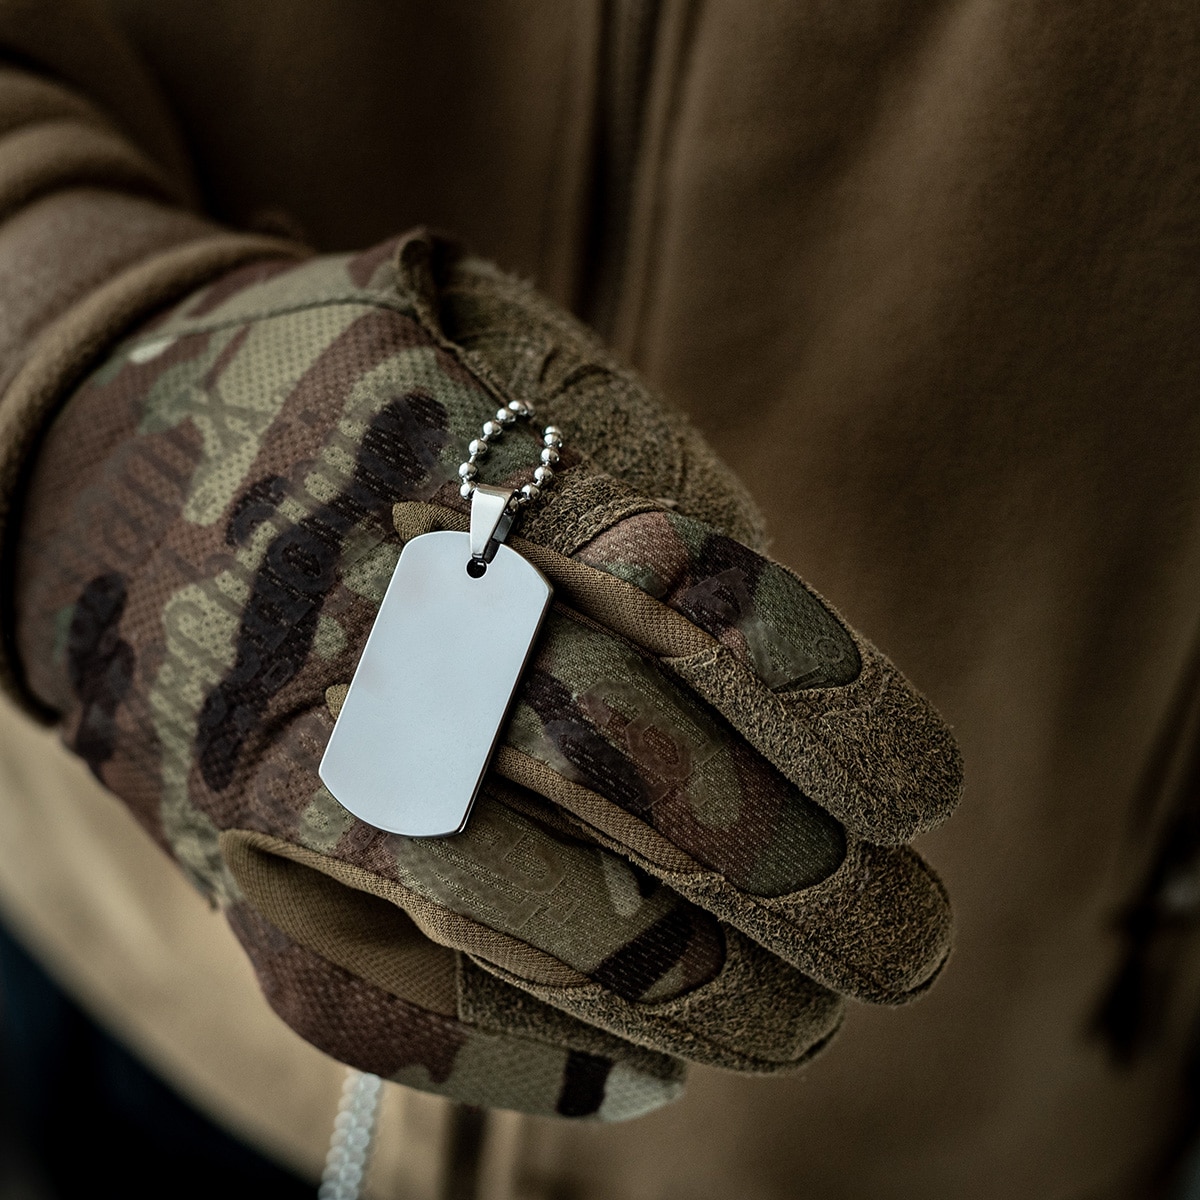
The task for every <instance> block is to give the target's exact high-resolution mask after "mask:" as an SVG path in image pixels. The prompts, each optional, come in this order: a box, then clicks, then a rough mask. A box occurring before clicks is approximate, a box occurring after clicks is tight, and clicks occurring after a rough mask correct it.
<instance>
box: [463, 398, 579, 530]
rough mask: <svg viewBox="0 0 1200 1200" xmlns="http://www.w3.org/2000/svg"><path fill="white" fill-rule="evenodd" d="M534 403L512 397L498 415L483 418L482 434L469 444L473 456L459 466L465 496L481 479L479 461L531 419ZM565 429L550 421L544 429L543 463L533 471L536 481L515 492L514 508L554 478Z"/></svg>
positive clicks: (529, 500) (528, 501) (511, 504)
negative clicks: (513, 429)
mask: <svg viewBox="0 0 1200 1200" xmlns="http://www.w3.org/2000/svg"><path fill="white" fill-rule="evenodd" d="M533 415H534V414H533V406H532V405H531V404H527V403H526V402H525V401H524V400H510V401H509V402H508V404H507V405H506V406H505V407H504V408H498V409H497V410H496V415H495V417H494V418H493V419H492V420H490V421H484V423H483V428H482V429H481V430H480V432H479V436H478V437H477V438H475V439H474V440H473V441H472V442H471V444H470V445H469V446H468V447H467V452H468V454H469V456H470V457H468V459H467V461H466V462H464V463H461V464H460V465H459V468H458V477H459V478H460V479H461V480H462V486H461V487H460V488H459V489H458V491H459V495H461V496H462V498H463V499H464V500H469V499H470V498H471V495H472V493H473V492H474V491H475V484H476V482H478V479H479V461H480V459H483V458H486V457H487V455H488V450H489V449H490V447H491V446H493V445H494V444H495V443H496V442H498V441H499V440H500V439H501V438H502V437H503V436H504V431H505V430H506V429H508V428H509V427H510V426H512V425H515V424H516V423H517V421H519V420H521V421H528V420H530V419H531V418H532V417H533ZM562 444H563V440H562V433H561V431H560V430H559V429H558V428H556V427H555V426H554V425H547V426H546V428H545V429H543V430H542V453H541V460H542V461H541V463H540V465H539V466H538V467H537V469H536V470H535V471H534V472H533V482H532V483H527V484H526V485H525V486H524V487H523V488H521V489H520V490H519V491H516V492H514V493H513V497H512V499H511V500H510V501H509V507H510V508H511V509H512V511H513V512H516V511H518V510H519V509H522V508H525V507H526V506H528V505H530V504H532V503H533V502H534V501H535V500H536V499H537V498H538V497H539V496H540V495H541V494H542V491H543V490H544V489H545V488H548V487H549V486H550V485H551V484H552V483H553V482H554V468H555V467H557V466H558V464H559V461H560V455H559V451H560V450H561V449H562Z"/></svg>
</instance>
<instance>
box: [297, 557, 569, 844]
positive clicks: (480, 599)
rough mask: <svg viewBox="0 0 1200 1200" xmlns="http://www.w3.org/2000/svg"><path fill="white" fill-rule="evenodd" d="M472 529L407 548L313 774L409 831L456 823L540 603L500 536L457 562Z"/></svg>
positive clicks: (535, 580)
mask: <svg viewBox="0 0 1200 1200" xmlns="http://www.w3.org/2000/svg"><path fill="white" fill-rule="evenodd" d="M469 562H471V544H470V535H469V534H466V533H427V534H424V535H423V536H421V537H418V538H414V539H413V540H412V541H411V542H409V543H408V544H407V545H406V546H405V547H404V551H403V552H402V553H401V555H400V561H399V562H398V563H397V565H396V571H395V574H394V575H393V576H392V581H391V583H390V584H389V585H388V590H387V594H386V595H385V596H384V599H383V604H382V605H381V606H380V609H379V614H378V616H377V617H376V618H375V624H374V626H373V627H372V629H371V634H370V637H369V638H368V639H367V645H366V648H365V649H364V650H363V655H362V658H361V659H360V660H359V664H358V669H357V670H356V672H355V675H354V680H353V682H352V683H351V684H350V691H349V694H348V695H347V696H346V701H345V703H344V705H343V706H342V711H341V713H340V715H339V716H338V720H337V724H336V725H335V726H334V730H333V734H332V736H331V737H330V739H329V745H328V746H327V747H326V748H325V756H324V758H323V759H322V760H321V767H320V776H321V779H322V781H323V782H324V784H325V786H326V787H327V788H329V790H330V791H331V792H332V793H333V795H334V796H335V797H336V798H337V799H338V801H339V802H340V803H341V804H342V805H343V806H344V807H345V808H347V809H349V811H350V812H352V813H353V814H354V815H355V816H356V817H359V818H361V819H362V820H364V821H367V822H369V823H370V824H371V825H375V826H377V827H378V828H380V829H386V830H388V831H389V832H391V833H402V834H407V835H410V836H413V837H435V836H439V835H443V834H451V833H457V832H458V831H459V830H461V829H462V828H463V826H464V825H465V824H466V821H467V816H468V814H469V813H470V811H471V805H472V803H473V802H474V799H475V793H476V792H477V791H478V789H479V784H480V782H481V781H482V779H483V774H484V771H485V770H486V769H487V764H488V761H489V759H490V758H491V755H492V749H493V747H494V745H495V742H496V737H497V735H498V733H499V731H500V726H501V723H502V722H503V720H504V714H505V712H506V710H507V709H508V705H509V702H510V700H511V699H512V695H513V692H514V691H515V689H516V686H517V683H518V681H519V680H520V677H521V671H522V669H523V668H524V666H525V662H526V659H527V658H528V657H529V652H530V649H531V647H532V645H533V641H534V638H535V637H536V636H537V631H538V628H539V626H540V625H541V623H542V618H543V617H544V616H545V613H546V609H547V607H548V606H549V603H550V596H551V587H550V584H549V582H548V581H547V580H546V578H545V577H544V576H543V575H542V574H541V573H540V572H539V571H538V570H537V569H536V568H535V567H533V566H531V565H530V564H529V563H528V562H526V561H525V559H523V558H522V557H521V556H520V555H519V554H518V553H517V552H516V551H515V550H512V549H511V548H510V547H508V546H503V545H501V546H498V547H497V549H496V554H495V557H494V558H493V559H492V561H491V562H490V563H488V564H487V569H486V571H484V572H483V574H481V575H479V576H478V577H477V578H475V577H472V575H470V574H468V572H467V564H468V563H469Z"/></svg>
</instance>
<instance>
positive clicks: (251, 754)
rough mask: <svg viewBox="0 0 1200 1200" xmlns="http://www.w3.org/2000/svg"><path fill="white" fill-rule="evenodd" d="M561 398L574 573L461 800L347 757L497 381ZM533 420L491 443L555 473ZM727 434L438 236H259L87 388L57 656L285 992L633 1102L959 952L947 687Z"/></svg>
mask: <svg viewBox="0 0 1200 1200" xmlns="http://www.w3.org/2000/svg"><path fill="white" fill-rule="evenodd" d="M518 396H519V397H521V398H524V399H527V400H530V401H532V402H533V403H534V404H535V405H536V407H537V411H538V414H539V417H542V418H545V419H548V420H553V421H554V422H555V423H556V424H559V425H560V426H562V427H563V429H564V431H565V433H566V437H567V452H566V453H565V454H564V463H563V468H564V469H563V470H562V471H561V472H560V474H559V476H558V479H557V481H556V483H555V486H554V488H553V490H551V491H550V492H549V493H547V495H546V498H545V500H544V501H543V502H541V503H540V504H539V505H538V506H536V507H535V508H534V509H532V510H531V511H530V512H529V513H528V514H527V515H526V516H525V517H524V518H523V524H522V525H521V526H520V527H519V528H518V533H519V535H520V536H518V537H515V538H510V544H512V545H514V547H515V548H517V549H518V550H519V551H520V552H521V553H522V554H524V555H525V556H526V557H527V558H529V559H530V560H531V561H532V562H534V563H535V565H537V566H538V567H539V568H540V569H541V570H542V571H543V572H544V573H545V574H546V575H548V576H549V577H550V578H551V579H552V581H553V582H554V584H555V588H556V598H555V603H554V607H553V609H552V611H551V614H550V616H549V617H548V619H547V624H546V626H545V627H544V630H543V634H542V636H541V639H540V641H539V644H538V649H537V650H536V652H535V656H534V659H533V661H532V664H531V667H530V669H529V670H528V671H527V673H526V675H525V677H524V678H523V681H522V684H521V687H520V689H519V691H518V698H517V702H516V705H515V708H514V711H513V713H512V715H511V717H510V720H509V722H508V724H507V727H506V730H505V732H504V734H503V737H502V743H503V744H502V745H501V748H500V749H499V751H498V753H497V755H496V758H495V760H494V762H493V765H492V770H491V771H490V773H489V775H488V778H487V780H486V782H485V787H484V791H483V793H482V795H481V798H480V800H479V802H478V804H477V806H476V808H475V810H474V812H473V814H472V817H471V820H470V822H469V823H468V826H467V829H466V831H465V832H464V833H463V834H461V835H459V836H456V837H452V838H446V839H414V838H403V837H398V836H395V835H390V834H386V833H382V832H381V831H378V830H376V829H373V828H371V827H369V826H366V825H364V824H362V823H360V822H358V821H356V820H355V819H354V818H352V817H351V816H350V815H349V814H348V813H346V812H345V810H343V809H342V808H341V807H340V806H339V805H338V804H337V803H336V801H334V800H333V799H332V797H331V796H330V795H329V793H328V792H327V791H326V790H325V789H324V788H323V787H321V786H320V783H319V780H318V779H317V775H316V767H317V763H318V762H319V760H320V755H321V752H322V750H323V748H324V744H325V741H326V739H327V738H328V735H329V732H330V730H331V728H332V724H333V719H334V715H335V714H336V711H337V708H338V706H339V704H340V702H341V699H342V697H343V696H344V695H345V686H346V684H347V683H348V681H349V679H350V677H351V676H352V674H353V670H354V667H355V664H356V662H357V659H358V656H359V654H360V652H361V648H362V645H363V642H364V640H365V638H366V634H367V632H368V630H369V628H370V624H371V621H372V618H373V616H374V613H375V611H376V609H377V607H378V604H379V601H380V599H381V597H382V595H383V591H384V588H385V587H386V584H387V581H388V579H389V578H390V575H391V572H392V569H393V567H394V565H395V562H396V559H397V557H398V554H399V550H400V546H401V545H402V542H403V540H405V539H408V538H411V537H413V536H415V535H417V534H419V533H422V532H425V531H428V530H431V529H436V528H458V529H462V528H465V527H466V521H467V518H466V502H465V501H463V500H462V499H461V498H460V496H459V494H458V483H459V481H458V479H457V476H456V468H457V464H458V463H459V462H460V461H461V459H462V457H463V448H464V446H465V445H466V443H467V442H468V441H469V440H470V438H471V437H473V436H474V435H475V431H476V430H477V429H478V427H479V424H480V422H481V421H482V420H483V419H486V418H487V417H488V416H489V415H490V413H491V412H492V411H493V410H494V409H495V408H496V407H497V405H498V403H500V402H503V401H507V400H508V399H510V398H513V397H518ZM535 457H536V445H535V443H534V442H533V440H532V439H531V438H530V437H529V436H528V435H524V436H523V435H522V433H521V431H520V430H514V431H513V433H512V434H510V436H509V437H507V438H506V439H505V440H504V441H503V442H501V443H500V444H499V445H498V446H497V448H496V449H495V451H494V452H493V454H492V455H490V456H489V458H488V460H487V474H486V478H487V480H488V482H493V483H509V484H519V483H522V482H525V481H526V480H527V478H528V477H529V471H530V467H531V465H532V463H533V462H534V460H535ZM761 541H762V532H761V529H760V526H759V522H758V518H757V516H756V513H755V511H754V509H753V506H752V504H751V503H750V502H749V500H748V498H747V497H746V495H745V493H744V492H743V490H742V489H741V488H740V486H739V485H738V484H737V482H736V481H735V480H734V479H733V478H732V477H731V476H730V474H729V473H728V472H727V470H726V469H725V468H724V467H722V466H721V464H719V463H718V462H717V461H716V459H715V458H714V456H713V455H712V453H711V451H710V450H708V449H707V447H706V446H705V445H704V443H703V442H702V441H701V439H700V438H699V437H698V435H697V434H696V433H695V432H694V431H693V430H692V429H691V428H690V427H689V426H688V425H687V423H686V422H685V421H684V420H683V419H682V418H681V417H679V416H678V415H676V414H674V413H672V412H670V411H669V410H667V409H666V408H665V407H664V406H663V405H662V404H661V403H660V402H659V401H658V400H656V399H655V398H654V397H653V396H651V395H649V394H648V393H647V392H646V390H645V388H644V386H643V385H642V384H641V383H640V382H639V381H638V380H637V379H636V377H634V376H633V375H631V374H630V373H629V372H628V371H626V370H623V369H622V368H621V367H620V366H618V365H617V364H616V363H614V362H613V361H611V360H610V358H609V357H608V356H607V355H606V354H605V352H604V350H603V349H602V348H601V347H600V346H599V345H598V344H597V343H596V341H595V340H594V338H593V337H592V336H591V335H590V334H588V333H587V332H586V331H585V330H584V329H582V328H581V327H580V326H579V325H577V324H576V323H575V322H574V321H572V320H571V319H570V318H569V317H567V316H566V315H565V314H563V313H562V312H561V311H559V310H558V309H556V308H555V307H553V306H552V305H550V304H549V303H548V302H546V301H545V300H544V299H542V298H540V297H538V296H537V295H536V293H534V292H533V291H532V290H531V289H529V288H528V287H526V286H524V285H522V284H520V283H519V282H517V281H515V280H512V279H510V278H508V277H506V276H503V275H501V274H500V273H499V272H497V271H495V270H494V269H492V268H490V267H488V266H486V265H485V264H481V263H478V262H475V261H471V260H464V259H462V258H461V257H460V256H459V255H458V254H457V253H456V252H454V251H453V250H451V249H449V248H447V247H445V246H444V245H443V244H441V243H438V242H435V241H433V240H431V239H429V238H427V237H424V236H420V235H417V236H414V237H411V238H409V239H406V240H404V241H402V242H400V243H398V244H397V243H392V244H387V245H384V246H382V247H379V248H377V249H376V250H373V251H370V252H368V253H366V254H363V255H360V256H357V257H325V258H318V259H314V260H311V261H309V262H307V263H303V264H300V265H296V264H293V263H278V264H269V265H266V266H256V267H252V268H245V269H242V270H239V271H236V272H234V273H233V274H231V275H230V276H228V277H227V278H226V279H224V280H223V281H221V282H220V283H218V284H216V285H214V286H211V287H209V288H207V289H205V290H203V291H201V292H200V293H198V294H196V295H195V296H193V297H192V298H190V299H189V300H188V301H187V302H186V303H184V304H183V305H181V306H180V307H178V308H176V309H175V310H174V311H172V312H169V313H167V314H166V315H165V316H164V317H163V318H161V319H159V320H158V321H157V322H156V323H155V324H154V325H153V327H151V328H148V329H145V330H143V331H141V332H140V333H139V334H138V336H137V337H135V338H134V339H132V340H131V341H130V342H128V343H127V344H125V345H123V346H122V347H120V348H119V349H118V350H117V352H116V353H114V354H113V355H112V356H111V358H110V359H109V360H108V361H107V362H106V363H105V364H104V366H103V367H102V368H101V369H100V370H99V371H97V372H96V373H95V375H94V376H93V377H92V378H91V379H89V380H88V382H87V383H86V384H85V385H84V386H83V387H82V388H81V389H80V390H79V391H78V392H77V393H76V394H75V395H74V396H73V397H72V398H71V400H70V402H69V404H68V405H67V407H66V409H65V410H64V412H63V413H62V415H61V416H60V418H59V419H58V420H57V422H56V424H55V426H54V427H53V429H52V430H51V432H50V434H49V436H48V438H47V440H46V443H45V446H44V448H43V450H42V453H41V457H40V459H39V462H38V466H37V470H36V473H35V476H34V479H33V482H32V485H31V488H30V492H29V497H28V505H27V517H26V520H25V523H24V526H23V530H22V541H21V555H20V563H19V572H18V596H17V602H18V618H19V619H18V640H19V646H20V651H21V656H22V659H23V662H24V668H25V671H26V674H27V679H28V684H29V687H30V689H31V691H32V693H33V694H34V695H36V697H37V698H38V699H39V701H40V702H41V703H42V704H44V705H46V706H48V707H49V708H50V709H51V710H53V711H54V712H56V713H58V714H61V715H62V719H63V721H64V736H65V738H66V740H67V742H68V744H69V745H70V746H71V747H72V748H73V749H74V750H75V751H76V752H77V753H78V754H80V755H81V756H83V757H84V758H85V759H86V760H87V762H88V763H89V765H90V766H91V768H92V769H93V771H95V773H96V774H97V776H98V777H99V778H100V779H101V780H102V782H104V783H105V785H106V786H108V787H109V788H110V789H111V790H112V791H114V792H116V793H117V794H118V795H120V796H122V797H123V798H124V799H125V800H126V802H127V803H128V804H129V805H130V807H131V809H132V810H133V811H134V813H135V814H136V815H137V816H138V818H139V819H140V820H141V821H142V823H143V824H144V825H145V826H146V828H147V829H148V830H149V831H150V832H151V833H152V835H153V836H154V837H155V838H156V839H157V840H158V841H159V842H160V843H161V844H162V845H163V846H164V848H166V849H167V850H168V851H169V852H170V853H171V854H173V855H174V856H175V858H176V859H177V860H178V861H179V863H180V865H181V866H182V867H183V869H184V870H185V871H186V872H187V873H188V875H189V876H190V877H191V878H192V880H193V881H194V882H195V883H196V885H197V886H198V887H200V888H201V889H202V890H203V891H204V892H205V893H206V894H208V895H209V896H210V897H212V899H213V901H214V902H215V903H218V904H220V905H221V906H222V907H223V908H224V910H225V912H226V914H227V916H228V918H229V920H230V922H231V924H232V926H233V928H234V930H235V931H236V933H237V935H238V937H239V938H240V939H241V940H242V942H243V944H244V945H245V947H246V949H247V951H248V952H249V954H250V956H251V958H252V959H253V961H254V964H255V967H256V969H257V971H258V973H259V977H260V979H261V981H262V985H263V988H264V991H265V993H266V995H267V997H268V999H269V1000H270V1002H271V1003H272V1004H273V1005H274V1007H275V1008H276V1010H277V1011H278V1012H279V1013H280V1015H281V1016H282V1017H283V1018H284V1019H285V1020H286V1021H287V1022H288V1023H289V1024H291V1025H292V1026H293V1028H295V1029H296V1030H298V1031H299V1032H300V1033H301V1034H302V1035H303V1036H305V1037H306V1038H308V1039H309V1040H310V1041H312V1042H314V1043H315V1044H317V1045H318V1046H320V1047H322V1048H323V1049H325V1050H327V1051H328V1052H329V1053H331V1054H333V1055H335V1056H336V1057H338V1058H340V1059H342V1060H343V1061H346V1062H349V1063H352V1064H354V1065H356V1066H359V1067H361V1068H364V1069H366V1070H370V1071H374V1072H377V1073H379V1074H381V1075H384V1076H386V1077H389V1078H393V1079H396V1080H399V1081H400V1082H403V1083H407V1084H411V1085H413V1086H416V1087H421V1088H425V1089H428V1090H433V1091H440V1092H444V1093H447V1094H450V1095H453V1096H456V1097H457V1098H459V1099H463V1100H467V1101H470V1102H474V1103H482V1104H489V1105H496V1106H502V1107H509V1108H516V1109H522V1110H525V1111H529V1112H538V1113H560V1114H566V1115H574V1116H585V1115H594V1114H598V1115H599V1116H601V1117H603V1118H607V1119H620V1118H622V1117H628V1116H633V1115H636V1114H637V1113H640V1112H644V1111H647V1110H649V1109H651V1108H653V1107H655V1106H657V1105H659V1104H662V1103H665V1102H666V1101H667V1100H669V1099H670V1098H672V1097H673V1096H674V1095H676V1094H677V1093H678V1091H679V1088H680V1086H681V1079H682V1061H683V1060H687V1061H694V1062H702V1063H708V1064H714V1065H717V1066H722V1067H726V1068H732V1069H735V1070H746V1071H758V1072H767V1071H777V1070H783V1069H788V1068H792V1067H795V1066H796V1065H797V1064H798V1063H800V1062H802V1061H804V1060H805V1059H806V1058H807V1057H809V1056H811V1054H812V1053H814V1052H815V1050H816V1049H818V1048H819V1047H821V1046H822V1045H824V1044H825V1043H826V1042H827V1041H828V1040H829V1038H830V1037H831V1036H832V1034H833V1032H834V1031H835V1029H836V1027H837V1025H838V1022H839V1020H840V1017H841V1013H842V1008H843V999H842V998H843V997H844V996H851V997H856V998H859V999H864V1000H870V1001H877V1002H883V1003H895V1002H900V1001H903V1000H906V999H908V998H909V997H911V996H913V995H915V994H916V993H918V992H920V991H921V990H923V989H924V988H925V987H927V986H928V984H929V983H930V982H931V980H932V979H933V977H934V976H935V974H936V973H937V971H938V969H939V967H940V966H941V964H942V962H943V961H944V959H945V956H946V953H947V949H948V942H949V927H950V918H949V910H948V906H947V903H946V899H945V895H944V893H943V891H942V888H941V886H940V884H939V883H938V881H937V879H936V877H935V876H934V875H933V873H932V872H931V871H930V870H929V868H928V867H927V866H925V864H924V863H923V862H922V861H921V859H920V858H918V857H917V855H916V854H914V853H913V852H912V851H911V850H910V849H908V848H907V847H906V846H905V845H904V843H905V842H907V841H908V840H909V839H911V838H912V836H913V835H914V834H916V833H918V832H919V831H921V830H923V829H926V828H928V827H930V826H931V825H933V824H935V823H937V822H938V821H940V820H942V819H943V818H944V817H945V816H946V815H947V814H948V813H949V811H950V810H951V808H952V807H953V805H954V803H955V801H956V799H957V795H958V790H959V782H960V768H959V761H958V757H957V752H956V750H955V747H954V743H953V741H952V739H951V738H950V736H949V734H948V732H947V731H946V729H945V728H944V726H943V725H942V724H941V722H940V721H939V719H938V718H937V716H936V714H935V713H934V712H933V710H932V709H931V708H930V706H929V705H928V703H927V702H926V701H925V700H923V699H922V698H921V697H920V696H919V695H918V694H916V693H915V692H914V691H913V690H912V688H911V687H910V686H909V685H907V684H906V683H905V681H904V680H903V679H902V678H901V677H900V676H899V675H898V673H897V672H896V670H895V669H894V668H893V667H892V666H891V665H890V664H889V663H888V662H887V661H886V660H885V659H884V658H882V656H881V655H880V654H879V653H878V652H877V651H875V650H874V649H873V648H872V647H871V646H870V645H869V644H868V643H866V642H865V641H864V640H863V639H862V638H860V637H859V636H858V635H857V634H855V633H853V632H852V631H851V630H849V629H848V628H847V627H846V626H845V625H844V623H843V622H842V621H841V620H840V619H839V618H838V617H837V616H836V615H835V614H833V613H832V612H831V611H830V609H829V608H828V607H827V606H826V605H825V604H824V603H823V602H822V601H820V600H819V599H818V598H817V597H816V596H815V595H814V594H813V593H812V592H811V591H810V590H809V589H808V588H807V587H806V586H805V585H804V584H803V583H802V582H801V581H800V580H799V579H797V578H796V577H795V576H794V575H793V574H791V573H790V572H789V571H787V570H786V569H784V568H783V567H781V566H779V565H777V564H774V563H772V562H770V561H769V560H768V559H766V558H764V557H762V556H761V554H760V553H759V552H758V551H757V550H756V549H755V547H758V546H760V545H761Z"/></svg>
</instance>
